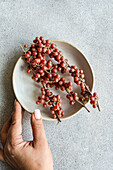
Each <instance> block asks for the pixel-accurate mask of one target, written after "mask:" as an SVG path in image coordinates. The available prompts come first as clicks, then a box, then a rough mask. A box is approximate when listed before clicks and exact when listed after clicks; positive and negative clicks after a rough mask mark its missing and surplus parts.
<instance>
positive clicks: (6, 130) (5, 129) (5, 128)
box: [1, 116, 12, 147]
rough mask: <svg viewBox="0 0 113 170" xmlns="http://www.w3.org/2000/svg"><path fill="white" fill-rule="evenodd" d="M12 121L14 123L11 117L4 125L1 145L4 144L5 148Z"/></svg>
mask: <svg viewBox="0 0 113 170" xmlns="http://www.w3.org/2000/svg"><path fill="white" fill-rule="evenodd" d="M11 121H12V116H10V117H9V118H8V120H7V121H6V122H5V124H4V125H3V128H2V130H1V143H2V145H3V147H4V145H5V143H6V139H7V133H8V130H9V128H10V125H11Z"/></svg>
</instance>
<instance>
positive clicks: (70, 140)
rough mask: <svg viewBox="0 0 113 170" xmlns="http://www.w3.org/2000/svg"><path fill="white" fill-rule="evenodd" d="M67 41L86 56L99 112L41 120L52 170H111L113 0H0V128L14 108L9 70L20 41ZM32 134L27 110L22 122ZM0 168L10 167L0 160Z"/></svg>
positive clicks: (26, 134) (18, 52)
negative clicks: (98, 99) (60, 120)
mask: <svg viewBox="0 0 113 170" xmlns="http://www.w3.org/2000/svg"><path fill="white" fill-rule="evenodd" d="M38 35H39V36H40V35H43V36H44V37H45V38H47V39H48V38H52V39H60V40H65V41H68V42H70V43H72V44H73V45H75V46H76V47H77V48H79V49H80V50H81V51H82V52H83V54H85V56H86V57H87V58H88V60H89V62H90V64H91V65H92V67H93V70H94V73H95V90H96V91H97V92H98V95H99V97H100V104H101V112H100V113H99V112H98V111H97V110H94V109H92V108H91V106H90V105H88V106H89V108H90V110H91V113H90V114H88V113H87V112H86V111H85V110H84V109H83V110H82V111H80V113H79V114H77V115H76V116H74V117H73V118H71V119H69V120H66V121H63V122H62V123H61V124H59V126H57V125H56V123H55V122H47V121H44V127H45V131H46V135H47V139H48V142H49V145H50V148H51V151H52V154H53V159H54V169H55V170H113V100H112V99H113V94H112V93H113V1H112V0H109V1H108V0H86V1H84V0H78V1H75V0H46V1H45V0H37V1H36V0H24V1H22V0H11V1H10V0H9V1H8V0H1V1H0V128H2V126H3V124H4V122H5V121H6V120H7V118H8V117H9V115H10V114H11V112H12V110H13V101H14V94H13V90H12V84H11V74H12V70H13V67H14V65H15V62H16V60H17V59H18V57H19V56H20V55H21V49H20V47H19V44H20V43H21V44H22V45H23V44H24V43H27V44H29V43H31V42H32V40H33V38H34V37H35V36H38ZM23 136H24V139H25V140H29V139H32V133H31V127H30V115H29V114H27V113H25V116H24V121H23ZM0 169H1V170H10V169H11V168H10V167H9V166H8V165H7V164H6V163H2V162H0Z"/></svg>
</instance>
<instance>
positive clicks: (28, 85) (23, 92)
mask: <svg viewBox="0 0 113 170" xmlns="http://www.w3.org/2000/svg"><path fill="white" fill-rule="evenodd" d="M51 42H52V43H55V44H56V45H57V47H58V49H60V50H61V51H62V52H63V54H64V56H65V58H67V59H68V62H69V64H70V65H75V66H77V67H78V68H80V69H83V70H84V74H85V80H86V83H87V84H88V85H89V87H90V89H91V90H92V88H93V83H94V79H93V72H92V69H91V67H90V65H89V63H88V61H87V60H86V58H85V57H84V55H83V54H82V53H81V52H80V51H79V50H78V49H77V48H76V47H74V46H73V45H71V44H69V43H67V42H64V41H59V40H51ZM63 76H64V77H65V78H66V80H67V81H73V78H72V77H71V76H69V73H65V74H63ZM12 82H13V89H14V93H15V96H16V98H17V100H18V101H19V102H20V104H21V105H22V106H23V108H24V109H25V110H26V111H28V112H29V113H32V112H33V111H34V110H35V109H37V108H38V109H40V110H41V113H42V118H43V119H44V120H51V121H54V120H56V119H53V118H52V114H51V113H50V110H49V106H48V107H47V108H43V107H42V104H40V105H36V100H37V97H38V96H39V95H41V93H40V87H41V86H40V84H38V83H36V82H35V81H34V80H32V78H31V74H27V73H26V64H25V62H24V61H23V60H22V59H21V57H20V58H19V59H18V61H17V63H16V65H15V67H14V71H13V75H12ZM73 88H74V91H75V92H78V93H80V87H79V86H77V85H76V84H75V83H74V86H73ZM51 90H52V91H53V92H54V93H55V94H60V96H61V100H62V102H61V104H62V108H63V111H64V113H65V115H64V116H63V118H61V119H66V118H69V117H71V116H73V115H75V114H76V113H77V112H78V111H79V110H80V109H81V108H82V106H81V105H80V104H78V103H75V104H74V105H73V106H70V105H69V100H68V99H67V98H66V92H62V91H61V90H57V91H56V90H54V87H53V88H52V89H51ZM85 111H86V110H85Z"/></svg>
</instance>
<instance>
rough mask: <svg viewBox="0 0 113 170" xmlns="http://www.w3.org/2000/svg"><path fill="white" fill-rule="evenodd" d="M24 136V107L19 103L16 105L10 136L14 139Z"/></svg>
mask: <svg viewBox="0 0 113 170" xmlns="http://www.w3.org/2000/svg"><path fill="white" fill-rule="evenodd" d="M21 134H22V107H21V105H20V104H19V102H17V101H15V103H14V113H13V115H12V124H11V128H10V134H9V135H10V136H11V138H12V139H14V140H15V139H16V138H17V137H18V136H20V135H21Z"/></svg>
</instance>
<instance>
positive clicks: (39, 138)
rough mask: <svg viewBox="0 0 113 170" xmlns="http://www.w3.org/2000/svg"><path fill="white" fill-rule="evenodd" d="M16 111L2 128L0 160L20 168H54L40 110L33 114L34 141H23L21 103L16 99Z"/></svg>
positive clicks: (43, 169) (21, 169)
mask: <svg viewBox="0 0 113 170" xmlns="http://www.w3.org/2000/svg"><path fill="white" fill-rule="evenodd" d="M14 105H15V106H14V113H13V115H12V116H10V117H9V119H8V120H7V121H6V123H5V124H4V126H3V128H2V130H1V142H2V145H3V150H2V149H0V160H2V161H4V162H7V163H8V164H9V165H10V166H12V167H13V168H15V169H19V170H53V159H52V155H51V151H50V149H49V146H48V143H47V139H46V135H45V131H44V127H43V123H42V118H41V115H40V112H39V111H38V112H37V111H35V112H34V113H33V114H32V116H31V126H32V131H33V141H23V138H22V118H23V111H22V107H21V105H20V104H19V103H18V102H17V101H15V104H14Z"/></svg>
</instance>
